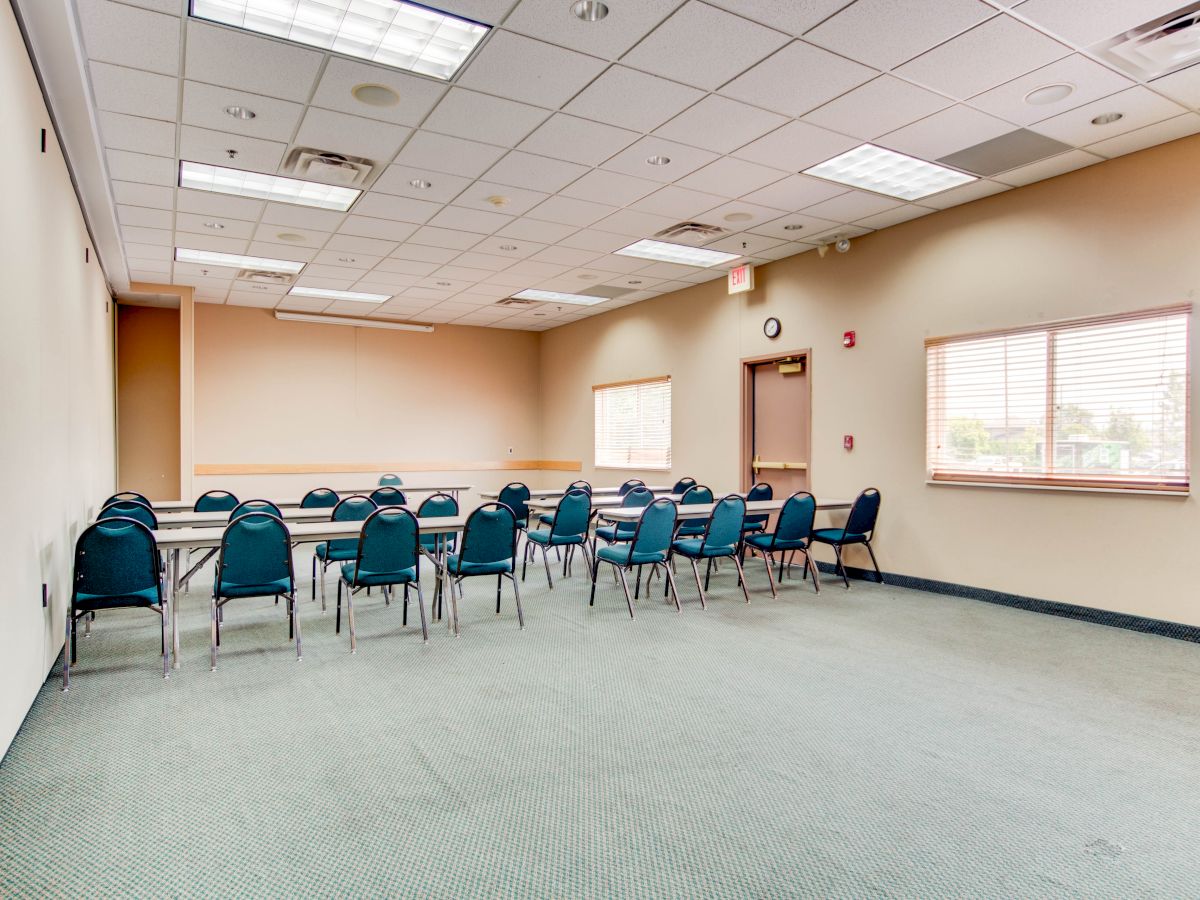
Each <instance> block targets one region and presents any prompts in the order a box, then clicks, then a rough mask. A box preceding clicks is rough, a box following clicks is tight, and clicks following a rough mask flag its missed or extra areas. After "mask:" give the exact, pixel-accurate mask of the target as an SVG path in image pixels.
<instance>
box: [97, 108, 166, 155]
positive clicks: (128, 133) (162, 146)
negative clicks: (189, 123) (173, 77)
mask: <svg viewBox="0 0 1200 900" xmlns="http://www.w3.org/2000/svg"><path fill="white" fill-rule="evenodd" d="M96 118H97V120H98V121H99V123H100V134H101V137H102V140H103V142H104V146H105V147H108V148H109V149H112V150H134V151H137V152H139V153H149V154H151V155H153V156H171V157H173V156H174V155H175V126H174V124H172V123H170V122H163V121H161V120H159V119H143V118H141V117H140V116H127V115H124V114H123V113H113V112H100V113H97V115H96Z"/></svg>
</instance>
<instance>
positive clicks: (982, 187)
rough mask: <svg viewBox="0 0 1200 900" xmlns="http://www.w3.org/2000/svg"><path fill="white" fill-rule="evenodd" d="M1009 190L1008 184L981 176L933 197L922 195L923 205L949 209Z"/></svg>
mask: <svg viewBox="0 0 1200 900" xmlns="http://www.w3.org/2000/svg"><path fill="white" fill-rule="evenodd" d="M1007 190H1011V188H1009V187H1008V185H1004V184H1000V183H999V182H998V181H988V180H987V179H983V178H981V179H980V180H979V181H973V182H971V183H970V184H964V185H963V186H962V187H956V188H951V189H950V190H948V191H942V192H941V193H940V194H934V195H933V196H932V197H922V198H921V205H922V206H932V207H933V208H934V209H949V208H950V207H952V206H960V205H961V204H963V203H970V202H972V201H974V200H982V199H983V198H984V197H990V196H991V195H992V194H999V193H1000V192H1001V191H1007Z"/></svg>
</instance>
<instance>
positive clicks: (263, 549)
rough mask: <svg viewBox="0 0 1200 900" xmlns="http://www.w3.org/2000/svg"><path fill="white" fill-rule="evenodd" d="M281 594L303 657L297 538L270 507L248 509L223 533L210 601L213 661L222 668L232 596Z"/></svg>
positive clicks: (291, 635)
mask: <svg viewBox="0 0 1200 900" xmlns="http://www.w3.org/2000/svg"><path fill="white" fill-rule="evenodd" d="M246 597H274V598H275V600H276V602H278V601H279V598H280V597H283V598H284V601H285V602H286V603H287V615H288V638H289V639H291V638H294V639H295V641H296V659H297V660H301V659H303V658H304V657H303V655H302V653H301V645H300V615H299V610H298V609H297V606H296V577H295V574H294V573H293V572H292V538H291V535H289V534H288V529H287V526H286V525H284V524H283V520H282V519H279V518H276V517H275V516H273V515H271V514H270V513H265V512H247V513H244V514H242V515H240V516H238V517H237V518H231V519H230V522H229V524H228V525H226V526H225V533H224V534H222V535H221V552H220V554H219V555H218V556H217V574H216V578H215V579H214V580H213V592H212V603H211V604H210V607H209V622H210V640H209V663H210V665H211V667H212V671H214V672H215V671H216V670H217V648H218V647H220V646H221V622H222V620H223V619H224V615H223V613H224V608H225V604H227V603H228V602H229V601H230V600H239V599H243V598H246Z"/></svg>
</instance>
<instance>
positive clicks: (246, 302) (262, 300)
mask: <svg viewBox="0 0 1200 900" xmlns="http://www.w3.org/2000/svg"><path fill="white" fill-rule="evenodd" d="M278 302H279V297H278V296H277V295H275V294H264V293H250V292H249V291H230V292H229V299H228V300H226V301H225V303H226V304H227V305H229V306H249V307H257V308H260V309H272V308H274V306H275V304H277V303H278Z"/></svg>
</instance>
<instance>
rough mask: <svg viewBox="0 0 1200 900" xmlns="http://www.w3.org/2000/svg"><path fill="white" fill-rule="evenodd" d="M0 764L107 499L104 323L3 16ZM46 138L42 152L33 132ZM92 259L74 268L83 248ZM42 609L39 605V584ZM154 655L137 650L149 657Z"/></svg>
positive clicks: (42, 117)
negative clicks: (93, 520)
mask: <svg viewBox="0 0 1200 900" xmlns="http://www.w3.org/2000/svg"><path fill="white" fill-rule="evenodd" d="M0 121H2V122H3V123H4V126H5V129H6V130H7V132H8V134H9V140H8V141H6V144H5V150H6V154H5V176H4V192H3V196H4V200H3V203H4V210H3V213H0V272H3V273H4V296H3V298H0V384H3V386H4V390H3V392H2V393H0V434H2V435H3V438H2V439H0V496H2V497H3V498H4V510H5V514H4V515H3V516H0V546H2V547H4V561H5V564H4V569H3V573H4V574H3V582H2V588H0V686H2V688H0V754H3V752H4V751H5V750H6V749H7V748H8V745H9V743H10V741H11V740H12V737H13V735H14V734H15V733H16V731H17V728H18V727H19V726H20V724H21V721H22V719H24V717H25V713H26V711H27V710H28V709H29V705H30V704H31V703H32V702H33V698H34V697H35V696H36V694H37V691H38V689H39V688H40V687H41V686H42V683H43V681H44V680H45V677H46V673H47V671H48V670H49V668H50V667H51V665H52V664H53V663H54V659H55V657H56V656H57V655H58V651H59V648H60V647H61V646H62V642H63V637H62V636H63V622H64V616H65V612H64V611H65V609H66V604H67V601H68V597H69V590H70V577H71V564H72V554H73V551H74V543H75V538H76V537H77V536H78V534H79V532H80V531H81V530H82V528H83V526H84V525H85V524H86V522H87V520H88V517H89V515H90V513H91V510H92V509H93V508H94V507H95V505H96V504H97V503H98V502H99V501H101V500H103V499H104V498H105V497H106V496H107V495H108V494H109V493H111V491H112V488H113V469H114V461H113V405H112V395H113V371H112V312H111V306H110V304H109V297H108V292H107V289H106V287H105V283H104V279H103V277H102V275H101V272H100V267H99V265H98V264H97V262H96V257H95V254H94V253H92V252H90V242H89V240H88V236H87V231H86V229H85V228H84V223H83V218H82V216H81V214H80V211H79V205H78V203H77V201H76V198H75V194H74V192H73V190H72V187H71V181H70V178H69V176H68V174H67V168H66V164H65V161H64V160H63V157H62V155H61V154H60V152H59V149H58V144H57V143H56V142H55V139H54V134H53V130H52V129H51V124H50V117H49V115H48V114H47V112H46V106H45V104H44V103H43V101H42V95H41V92H40V91H39V90H38V85H37V81H36V79H35V77H34V73H33V70H32V67H31V66H30V64H29V58H28V56H27V55H26V52H25V47H24V44H23V43H22V41H21V35H20V31H19V30H18V28H17V24H16V21H15V19H14V18H13V13H12V9H11V8H10V7H9V5H8V4H7V3H6V4H3V6H2V8H0ZM42 128H45V129H47V130H48V132H49V139H48V141H47V147H46V153H44V154H43V153H41V152H40V148H39V140H38V137H39V129H42ZM85 248H88V249H89V254H90V262H88V263H85V262H84V249H85ZM43 583H47V584H49V586H50V605H49V608H47V609H43V608H42V605H41V590H42V584H43ZM154 652H157V647H154V648H147V654H150V655H151V656H148V658H152V654H153V653H154Z"/></svg>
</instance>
